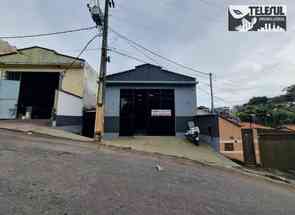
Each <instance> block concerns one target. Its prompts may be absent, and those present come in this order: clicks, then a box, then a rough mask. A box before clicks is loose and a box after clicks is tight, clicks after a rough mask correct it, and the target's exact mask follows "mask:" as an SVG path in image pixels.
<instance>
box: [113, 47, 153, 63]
mask: <svg viewBox="0 0 295 215" xmlns="http://www.w3.org/2000/svg"><path fill="white" fill-rule="evenodd" d="M108 50H109V51H110V52H113V53H116V54H119V55H121V56H124V57H127V58H130V59H133V60H136V61H138V62H140V63H145V64H149V62H147V61H144V60H142V59H140V58H137V57H134V56H131V55H128V54H125V53H123V52H121V51H118V50H117V49H108Z"/></svg>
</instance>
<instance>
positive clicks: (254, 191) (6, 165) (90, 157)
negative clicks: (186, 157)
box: [0, 130, 295, 215]
mask: <svg viewBox="0 0 295 215" xmlns="http://www.w3.org/2000/svg"><path fill="white" fill-rule="evenodd" d="M157 165H160V166H161V168H163V169H162V171H158V169H157V168H156V166H157ZM0 214H1V215H18V214H19V215H20V214H22V215H24V214H25V215H40V214H56V215H58V214H61V215H74V214H77V215H81V214H85V215H88V214H89V215H92V214H93V215H94V214H95V215H97V214H102V215H104V214H120V215H121V214H126V215H127V214H128V215H133V214H134V215H135V214H136V215H139V214H143V215H150V214H167V215H168V214H169V215H173V214H198V215H205V214H226V215H231V214H232V215H237V214H239V215H242V214H247V215H249V214H251V215H252V214H259V215H263V214H265V215H272V214H273V215H279V214H290V215H293V214H295V192H294V190H293V189H292V188H289V187H287V186H284V185H280V184H275V183H271V182H268V181H265V180H263V179H259V178H256V177H252V176H246V175H243V174H240V173H237V172H234V171H228V170H223V169H218V168H214V167H208V166H204V165H201V164H196V163H190V162H186V161H181V160H174V159H171V158H166V157H164V156H161V157H158V156H156V155H146V154H142V153H135V152H132V151H120V150H110V149H105V148H100V149H97V147H96V146H95V145H92V144H85V143H78V142H72V141H66V140H57V139H54V138H48V137H37V136H34V135H26V134H21V133H14V132H10V131H4V130H0Z"/></svg>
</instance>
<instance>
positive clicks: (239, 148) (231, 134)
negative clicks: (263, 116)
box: [218, 117, 244, 162]
mask: <svg viewBox="0 0 295 215" xmlns="http://www.w3.org/2000/svg"><path fill="white" fill-rule="evenodd" d="M218 123H219V134H220V152H221V153H222V154H223V155H224V156H226V157H228V158H230V159H235V160H238V161H241V162H244V153H243V142H242V130H241V127H240V126H238V125H236V124H234V123H231V122H229V121H227V120H225V119H223V118H220V117H219V120H218ZM226 143H232V144H233V145H234V151H226V150H225V144H226Z"/></svg>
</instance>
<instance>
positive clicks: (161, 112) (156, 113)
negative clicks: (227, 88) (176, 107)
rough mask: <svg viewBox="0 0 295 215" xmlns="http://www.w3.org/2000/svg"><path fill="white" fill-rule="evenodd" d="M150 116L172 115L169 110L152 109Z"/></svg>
mask: <svg viewBox="0 0 295 215" xmlns="http://www.w3.org/2000/svg"><path fill="white" fill-rule="evenodd" d="M152 116H170V117H171V116H172V111H171V110H152Z"/></svg>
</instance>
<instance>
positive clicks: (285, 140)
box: [258, 130, 295, 170]
mask: <svg viewBox="0 0 295 215" xmlns="http://www.w3.org/2000/svg"><path fill="white" fill-rule="evenodd" d="M258 141H259V148H260V157H261V165H262V166H263V167H265V168H272V169H280V170H295V162H294V160H295V133H288V132H281V131H265V130H258Z"/></svg>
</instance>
